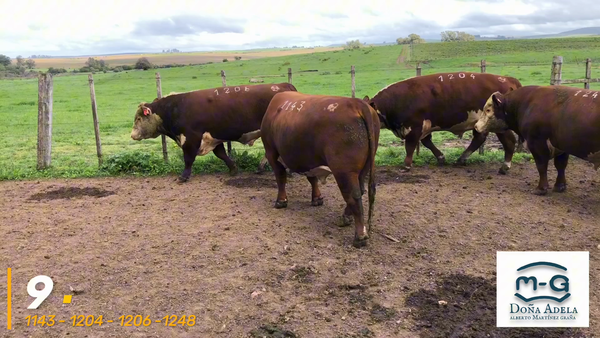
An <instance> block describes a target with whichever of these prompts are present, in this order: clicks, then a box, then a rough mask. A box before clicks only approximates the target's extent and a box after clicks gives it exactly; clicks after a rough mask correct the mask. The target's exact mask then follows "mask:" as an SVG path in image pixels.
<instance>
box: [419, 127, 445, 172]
mask: <svg viewBox="0 0 600 338" xmlns="http://www.w3.org/2000/svg"><path fill="white" fill-rule="evenodd" d="M421 143H423V145H424V146H425V147H427V149H429V150H431V152H432V153H433V156H435V158H436V159H437V164H438V165H440V166H441V165H444V164H445V163H446V157H445V156H444V154H443V153H442V152H441V151H440V150H439V149H438V148H437V147H436V146H435V144H433V141H432V139H431V134H429V135H427V136H425V138H424V139H422V140H421Z"/></svg>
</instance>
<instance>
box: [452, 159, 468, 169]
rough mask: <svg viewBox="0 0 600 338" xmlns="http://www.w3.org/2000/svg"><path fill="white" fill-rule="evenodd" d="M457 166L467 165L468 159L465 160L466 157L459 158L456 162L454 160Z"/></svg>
mask: <svg viewBox="0 0 600 338" xmlns="http://www.w3.org/2000/svg"><path fill="white" fill-rule="evenodd" d="M454 165H455V166H462V167H464V166H466V165H467V160H465V159H464V158H460V157H459V158H458V160H456V162H454Z"/></svg>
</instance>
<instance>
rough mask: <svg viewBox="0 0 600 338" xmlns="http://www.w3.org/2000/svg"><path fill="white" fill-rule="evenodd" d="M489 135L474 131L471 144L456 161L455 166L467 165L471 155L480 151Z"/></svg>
mask: <svg viewBox="0 0 600 338" xmlns="http://www.w3.org/2000/svg"><path fill="white" fill-rule="evenodd" d="M488 134H489V133H484V134H482V133H479V132H477V131H476V130H475V129H473V139H472V140H471V143H470V144H469V146H468V147H467V149H465V151H463V153H462V154H461V155H460V157H459V158H458V160H456V163H455V164H456V165H467V159H468V158H469V156H471V154H472V153H474V152H475V150H477V149H479V147H481V146H482V145H483V143H484V142H485V139H486V138H487V136H488Z"/></svg>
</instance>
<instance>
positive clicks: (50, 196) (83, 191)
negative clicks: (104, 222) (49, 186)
mask: <svg viewBox="0 0 600 338" xmlns="http://www.w3.org/2000/svg"><path fill="white" fill-rule="evenodd" d="M114 194H115V193H114V192H113V191H109V190H104V189H100V188H96V187H85V188H79V187H61V188H58V189H53V190H49V191H44V192H40V193H37V194H33V195H31V196H30V197H29V198H28V199H29V200H32V201H42V200H58V199H71V198H82V197H84V196H91V197H106V196H110V195H114Z"/></svg>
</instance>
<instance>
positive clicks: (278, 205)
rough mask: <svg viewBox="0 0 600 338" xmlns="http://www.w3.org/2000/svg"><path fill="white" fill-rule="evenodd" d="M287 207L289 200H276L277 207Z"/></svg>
mask: <svg viewBox="0 0 600 338" xmlns="http://www.w3.org/2000/svg"><path fill="white" fill-rule="evenodd" d="M283 208H287V200H283V201H275V209H283Z"/></svg>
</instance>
